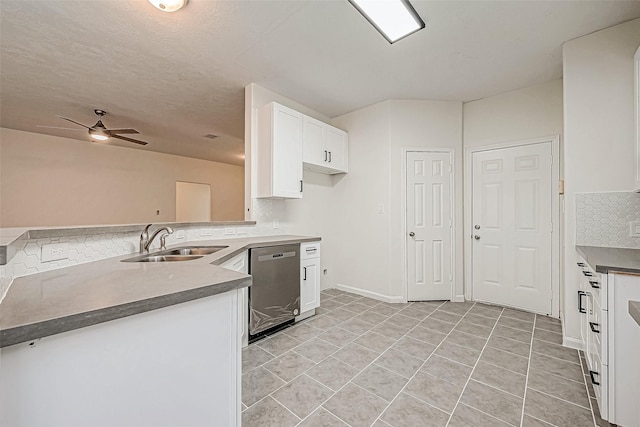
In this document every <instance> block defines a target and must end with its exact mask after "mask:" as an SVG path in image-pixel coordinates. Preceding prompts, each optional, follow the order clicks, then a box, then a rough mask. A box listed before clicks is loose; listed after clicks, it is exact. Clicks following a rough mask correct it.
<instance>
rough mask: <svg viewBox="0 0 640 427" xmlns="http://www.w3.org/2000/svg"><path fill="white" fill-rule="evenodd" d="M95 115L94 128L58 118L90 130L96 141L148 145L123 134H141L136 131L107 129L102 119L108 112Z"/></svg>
mask: <svg viewBox="0 0 640 427" xmlns="http://www.w3.org/2000/svg"><path fill="white" fill-rule="evenodd" d="M93 112H94V113H96V115H97V116H98V122H97V123H96V124H95V125H93V126H87V125H83V124H82V123H79V122H76V121H75V120H71V119H69V118H67V117H63V116H56V117H59V118H61V119H63V120H67V121H69V122H71V123H75V124H76V125H79V126H82V127H83V128H85V129H88V130H89V136H90V137H91V139H94V140H96V141H108V140H109V139H110V138H115V139H121V140H123V141H128V142H133V143H134V144H140V145H147V144H148V143H147V142H144V141H139V140H137V139H133V138H127V137H126V136H122V134H136V133H139V132H138V131H137V130H135V129H107V127H106V126H105V125H104V124H103V123H102V117H104V116H105V115H106V114H107V112H106V111H104V110H99V109H95V110H93ZM38 127H42V128H52V129H67V130H81V129H75V128H62V127H58V126H38Z"/></svg>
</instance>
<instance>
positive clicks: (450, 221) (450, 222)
mask: <svg viewBox="0 0 640 427" xmlns="http://www.w3.org/2000/svg"><path fill="white" fill-rule="evenodd" d="M451 227H453V220H452V219H451V218H449V228H451Z"/></svg>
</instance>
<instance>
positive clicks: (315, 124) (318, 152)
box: [302, 116, 327, 165]
mask: <svg viewBox="0 0 640 427" xmlns="http://www.w3.org/2000/svg"><path fill="white" fill-rule="evenodd" d="M325 135H326V125H325V124H324V123H322V122H321V121H319V120H316V119H314V118H312V117H309V116H304V119H303V122H302V160H303V161H304V162H305V163H310V164H314V165H324V162H325V160H326V157H327V156H326V155H325V153H326V152H325V148H324V141H325Z"/></svg>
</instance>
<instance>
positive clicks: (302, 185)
mask: <svg viewBox="0 0 640 427" xmlns="http://www.w3.org/2000/svg"><path fill="white" fill-rule="evenodd" d="M303 189H304V183H303V182H302V180H300V192H301V193H302V190H303Z"/></svg>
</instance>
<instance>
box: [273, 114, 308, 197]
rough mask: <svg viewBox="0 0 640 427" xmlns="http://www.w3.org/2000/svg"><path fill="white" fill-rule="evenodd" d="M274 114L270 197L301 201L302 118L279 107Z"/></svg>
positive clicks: (300, 115)
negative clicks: (271, 192)
mask: <svg viewBox="0 0 640 427" xmlns="http://www.w3.org/2000/svg"><path fill="white" fill-rule="evenodd" d="M273 108H274V112H273V147H272V149H273V158H272V162H273V169H272V174H273V176H272V179H273V196H274V197H285V198H292V199H300V198H302V114H301V113H298V112H296V111H294V110H292V109H290V108H286V107H284V106H282V105H279V104H274V107H273Z"/></svg>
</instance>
